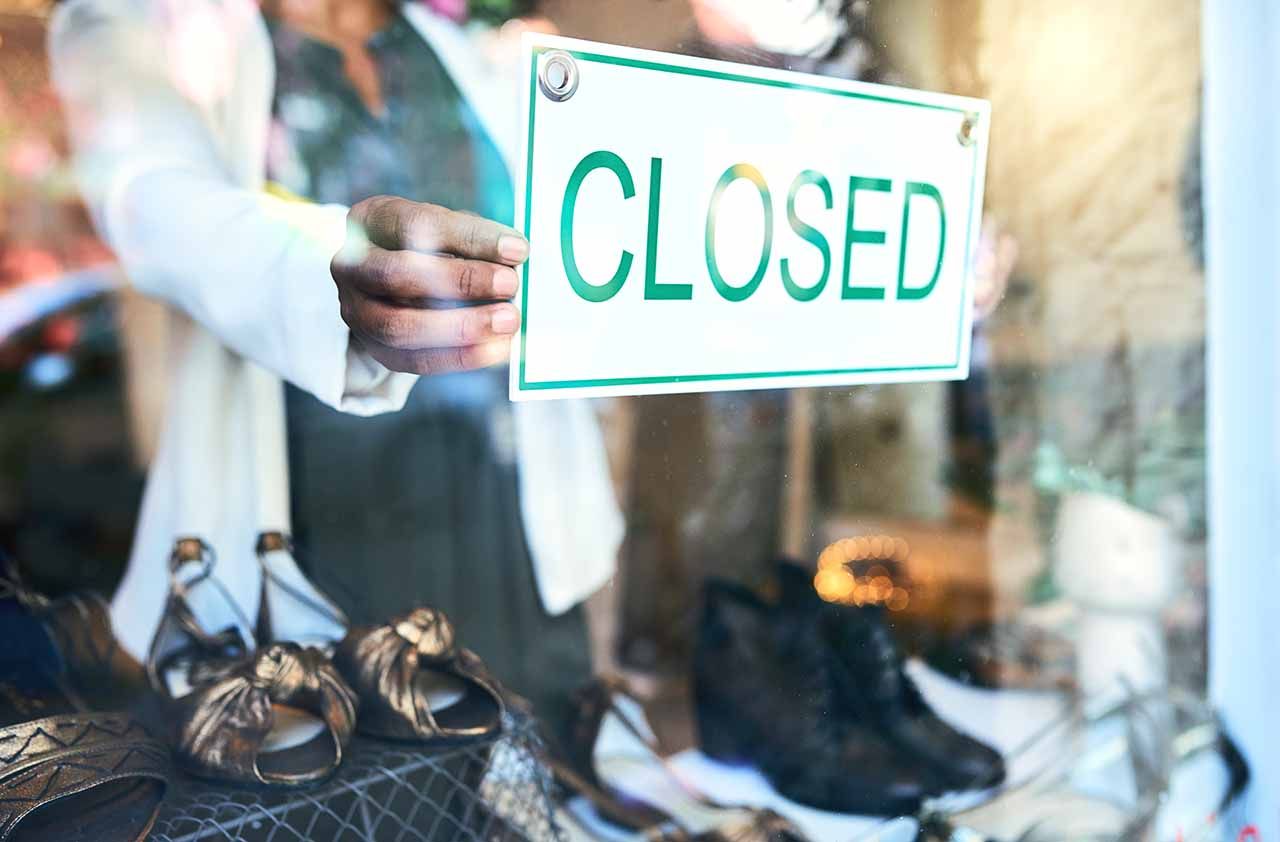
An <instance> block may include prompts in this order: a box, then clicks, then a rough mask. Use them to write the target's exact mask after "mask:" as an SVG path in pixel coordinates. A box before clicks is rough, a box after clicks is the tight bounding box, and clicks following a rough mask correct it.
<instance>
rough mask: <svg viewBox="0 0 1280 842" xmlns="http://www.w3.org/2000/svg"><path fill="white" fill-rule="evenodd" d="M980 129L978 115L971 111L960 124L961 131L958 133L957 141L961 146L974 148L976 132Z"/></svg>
mask: <svg viewBox="0 0 1280 842" xmlns="http://www.w3.org/2000/svg"><path fill="white" fill-rule="evenodd" d="M977 128H978V113H977V112H976V111H970V112H968V113H966V114H965V115H964V120H962V121H961V122H960V131H958V132H956V140H958V141H960V145H961V146H973V144H974V140H975V138H974V136H973V133H974V131H975V130H976V129H977Z"/></svg>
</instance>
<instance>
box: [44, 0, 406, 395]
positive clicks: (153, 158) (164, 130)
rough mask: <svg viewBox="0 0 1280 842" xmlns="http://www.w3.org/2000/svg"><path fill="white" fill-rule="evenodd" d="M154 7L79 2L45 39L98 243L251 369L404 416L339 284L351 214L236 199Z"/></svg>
mask: <svg viewBox="0 0 1280 842" xmlns="http://www.w3.org/2000/svg"><path fill="white" fill-rule="evenodd" d="M159 5H161V4H154V5H153V4H142V5H141V6H140V4H138V3H110V4H108V3H100V2H94V0H72V2H68V3H64V4H62V5H61V6H60V7H59V8H58V9H57V11H56V12H55V15H54V19H53V21H52V24H51V27H50V57H51V60H52V65H53V76H54V81H55V84H56V86H57V89H58V93H59V94H60V96H61V97H62V99H63V103H64V106H65V109H66V112H67V116H68V124H69V127H70V130H71V136H72V142H73V146H74V149H75V163H76V173H77V177H78V180H79V182H80V186H81V190H82V191H83V193H84V195H85V199H86V201H87V202H88V204H89V207H90V211H91V213H92V214H93V217H94V220H95V223H96V224H97V226H98V228H99V231H100V233H101V234H102V235H103V237H104V238H105V239H106V240H107V242H108V243H109V245H110V246H111V247H112V248H113V249H114V250H115V252H116V255H117V256H118V258H119V259H120V262H121V265H122V266H123V268H124V270H125V272H126V274H127V275H128V276H129V277H130V279H131V280H132V282H133V283H134V284H135V285H136V286H137V287H138V288H139V289H140V290H142V291H143V292H145V293H147V294H149V295H154V296H156V297H159V298H162V299H164V300H166V301H168V302H170V303H171V304H173V305H174V306H176V307H178V308H179V309H181V310H182V311H184V312H185V313H187V314H188V315H189V316H190V317H191V318H192V319H193V320H195V321H196V322H197V323H199V324H200V325H201V326H203V327H204V328H206V329H207V330H209V331H210V332H212V333H213V334H214V335H215V336H217V337H218V338H219V340H221V341H222V342H223V343H224V344H225V345H226V346H227V347H229V348H231V349H232V350H233V351H235V352H236V353H238V354H240V355H241V356H243V357H245V358H247V359H250V360H253V361H254V362H256V363H258V364H259V365H261V366H263V367H264V368H266V369H268V370H269V371H272V372H274V373H275V374H277V375H279V376H280V377H281V378H283V379H285V380H287V381H289V382H291V383H293V384H294V385H296V386H298V387H299V388H302V389H304V390H306V391H308V392H310V393H312V394H313V395H315V396H316V397H317V398H319V399H320V400H321V401H323V402H324V403H326V404H328V405H330V406H332V407H335V408H338V409H342V410H344V411H347V412H352V413H356V414H363V415H369V414H375V413H378V412H385V411H388V410H394V409H398V408H399V407H400V406H402V405H403V403H404V400H405V398H406V396H407V395H408V392H409V389H410V388H412V386H413V384H414V382H416V377H414V376H413V375H407V374H398V373H392V372H390V371H389V370H387V369H386V368H385V367H383V366H382V365H381V364H379V363H378V362H376V361H375V360H373V359H372V358H371V357H369V356H368V355H367V354H365V353H364V352H362V351H360V350H359V349H358V348H356V347H353V345H352V342H351V337H350V333H349V331H348V330H347V326H346V324H345V323H344V322H343V321H342V318H341V315H340V313H339V306H338V297H337V293H336V290H335V289H334V285H333V280H332V278H331V277H330V274H329V261H330V259H331V258H332V256H333V255H334V253H335V252H336V251H337V250H338V249H339V248H340V247H341V245H342V241H343V238H344V234H345V229H344V226H345V225H346V211H347V209H346V208H345V207H342V206H337V205H323V206H321V205H309V204H305V203H300V202H289V201H285V200H283V199H279V198H277V197H274V196H270V195H267V194H265V193H261V192H259V191H254V190H249V189H245V188H243V187H240V186H239V185H238V184H237V183H236V181H235V179H234V178H233V177H232V174H231V173H230V172H229V170H228V164H227V162H226V159H225V158H224V157H223V156H222V155H219V153H218V150H217V148H216V144H217V142H218V136H217V134H216V133H215V132H214V131H213V129H212V126H211V123H212V121H213V120H215V119H218V117H217V116H216V115H217V109H216V108H210V109H202V108H201V107H200V106H198V105H197V104H196V102H195V101H194V100H193V99H192V98H190V97H188V96H185V95H184V94H183V93H182V91H181V89H180V85H179V83H178V81H177V80H175V79H174V78H173V72H172V71H171V69H170V68H171V65H172V54H171V52H170V51H169V49H168V47H169V46H170V44H169V42H168V39H167V38H166V37H165V30H164V26H163V23H162V22H161V21H159V20H158V15H156V14H152V13H148V12H147V11H145V7H147V6H150V7H151V8H153V9H154V8H155V6H159ZM140 8H143V9H144V10H143V11H139V9H140ZM209 35H210V36H211V37H213V36H215V33H209ZM224 43H227V44H229V43H231V42H230V40H229V39H227V40H225V41H224ZM210 64H211V65H213V64H214V63H213V62H210ZM226 72H231V71H226Z"/></svg>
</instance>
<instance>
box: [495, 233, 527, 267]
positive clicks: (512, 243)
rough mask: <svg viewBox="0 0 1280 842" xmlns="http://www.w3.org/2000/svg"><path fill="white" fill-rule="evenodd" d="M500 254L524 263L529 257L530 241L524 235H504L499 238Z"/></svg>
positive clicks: (505, 258) (504, 257) (509, 259)
mask: <svg viewBox="0 0 1280 842" xmlns="http://www.w3.org/2000/svg"><path fill="white" fill-rule="evenodd" d="M498 256H499V257H501V258H502V259H503V260H508V261H510V262H512V263H523V262H524V261H525V260H526V259H527V258H528V257H529V241H528V240H526V239H525V238H524V237H517V236H514V235H503V236H501V237H499V238H498Z"/></svg>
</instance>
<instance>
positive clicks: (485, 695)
mask: <svg viewBox="0 0 1280 842" xmlns="http://www.w3.org/2000/svg"><path fill="white" fill-rule="evenodd" d="M333 662H334V665H335V666H336V667H337V668H338V671H339V672H341V673H342V675H343V676H344V677H345V678H346V679H347V681H348V682H350V684H351V686H352V687H353V688H355V691H356V693H357V694H358V695H359V696H360V730H361V732H362V733H366V734H370V735H371V736H375V737H384V738H390V739H397V740H415V741H420V742H437V741H450V740H464V739H473V738H480V737H487V736H490V735H492V734H496V733H498V731H500V730H501V728H502V716H503V711H504V703H503V699H502V690H501V687H500V686H499V685H498V683H497V682H496V681H495V680H494V679H493V678H492V677H491V676H490V675H489V672H488V670H486V669H485V666H484V664H483V663H482V662H481V661H480V658H479V657H477V656H476V654H475V653H474V652H471V651H470V650H468V649H463V648H460V647H459V646H458V645H457V642H456V639H455V635H454V630H453V624H452V623H450V622H449V618H448V617H446V616H445V615H444V613H443V612H441V611H436V610H435V609H432V608H416V609H414V610H413V611H410V612H409V613H408V614H405V615H404V616H402V617H399V618H397V619H395V620H392V621H391V622H390V623H388V624H386V625H384V626H377V627H367V626H365V627H353V628H352V629H351V630H350V631H349V632H348V633H347V636H346V637H345V638H343V640H342V642H341V643H339V644H338V648H337V650H336V651H335V652H334V655H333Z"/></svg>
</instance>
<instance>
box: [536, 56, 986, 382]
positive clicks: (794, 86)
mask: <svg viewBox="0 0 1280 842" xmlns="http://www.w3.org/2000/svg"><path fill="white" fill-rule="evenodd" d="M549 49H556V48H552V47H536V48H535V49H534V50H533V55H532V57H531V60H530V67H529V144H528V150H527V152H526V155H527V156H528V167H527V170H526V172H525V181H524V236H525V238H526V239H528V237H529V229H530V227H531V226H530V219H531V208H532V205H533V123H534V112H535V110H536V109H537V104H538V96H537V94H538V84H537V78H538V56H539V55H541V54H542V53H543V52H545V51H547V50H549ZM567 52H568V53H569V54H570V55H572V56H573V57H574V58H576V59H578V60H579V61H588V62H591V61H594V62H597V63H599V64H616V65H620V66H622V67H634V68H638V69H641V70H656V71H659V72H663V73H675V74H679V75H685V76H702V77H704V78H707V79H720V80H724V81H728V82H746V83H748V84H753V85H766V86H768V87H773V88H789V89H791V90H797V91H810V92H813V93H821V94H831V95H834V96H845V97H851V98H853V99H863V100H870V101H872V102H887V103H892V104H894V105H910V106H914V107H916V108H932V109H935V110H938V111H951V112H954V113H956V114H960V115H964V114H965V113H966V112H965V109H963V108H959V107H956V106H951V105H936V104H933V103H927V102H913V101H911V100H907V99H898V98H895V97H889V96H881V95H877V94H867V93H859V92H856V91H848V90H841V89H838V88H827V87H823V86H821V85H815V84H811V83H805V82H787V81H783V80H780V79H761V78H759V77H755V76H746V75H743V74H740V73H730V72H727V71H724V70H707V69H705V68H699V67H681V66H679V65H672V64H662V63H660V62H654V61H644V60H642V59H630V58H621V57H619V56H605V55H600V54H598V53H586V52H580V51H578V50H568V51H567ZM977 181H978V158H977V152H976V147H975V152H974V158H973V169H972V171H971V173H970V176H969V219H968V221H967V222H966V224H965V257H966V260H967V259H968V258H969V257H970V256H971V255H972V254H973V212H974V211H973V193H974V190H975V188H976V187H977ZM963 284H964V286H963V287H962V288H961V290H960V300H961V301H964V298H965V294H966V292H967V291H968V286H969V272H968V271H966V272H965V273H964V280H963ZM520 312H521V329H520V388H521V389H522V390H529V391H533V390H540V389H572V388H579V387H584V386H637V385H643V384H647V383H693V382H700V381H702V382H705V381H716V380H760V379H763V378H767V377H824V376H829V375H833V374H875V373H894V372H905V371H945V370H947V369H951V368H955V367H956V366H958V365H959V364H960V349H961V347H962V346H963V344H964V331H963V330H962V328H963V327H964V314H963V313H961V315H960V324H959V325H958V326H957V329H956V333H957V336H956V359H955V362H952V363H950V364H948V365H917V366H891V367H882V368H832V369H820V370H810V371H751V372H743V373H739V374H674V375H666V376H655V377H611V378H605V379H601V380H544V381H541V382H538V383H531V382H529V381H528V380H527V379H526V378H525V358H526V351H527V348H528V341H527V340H528V335H529V261H525V264H524V282H523V283H522V284H521V285H520Z"/></svg>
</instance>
